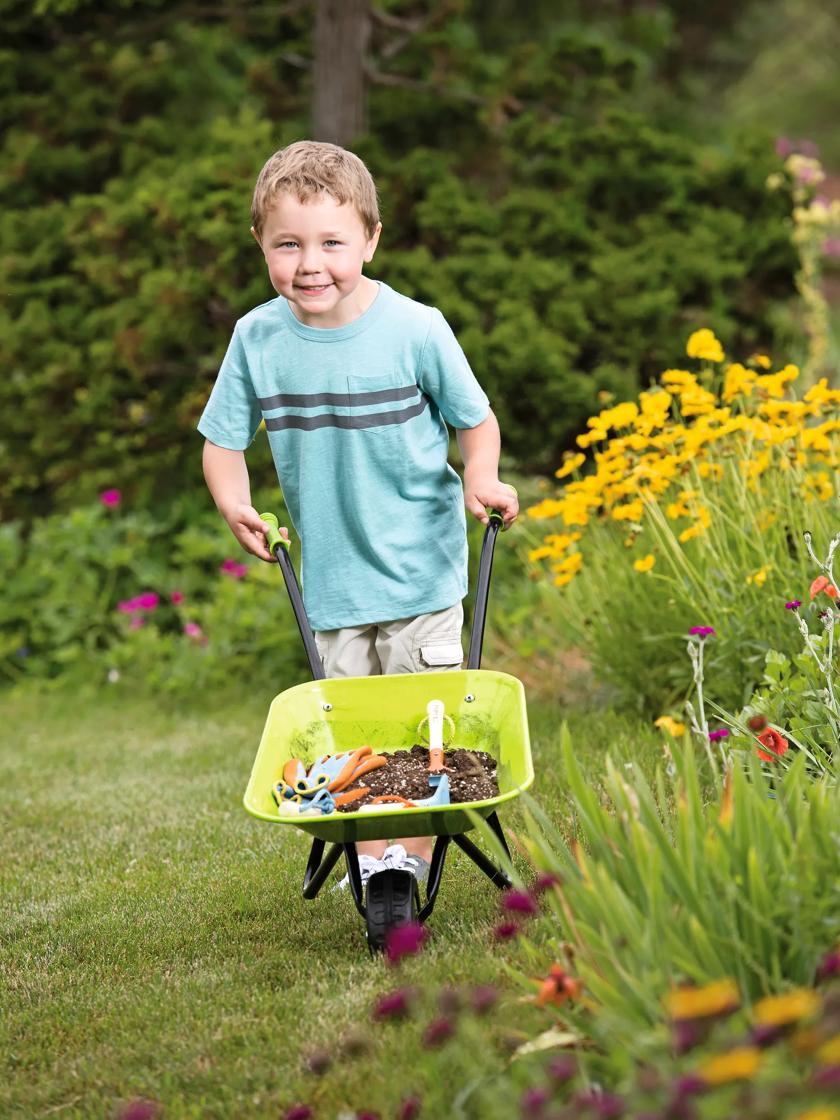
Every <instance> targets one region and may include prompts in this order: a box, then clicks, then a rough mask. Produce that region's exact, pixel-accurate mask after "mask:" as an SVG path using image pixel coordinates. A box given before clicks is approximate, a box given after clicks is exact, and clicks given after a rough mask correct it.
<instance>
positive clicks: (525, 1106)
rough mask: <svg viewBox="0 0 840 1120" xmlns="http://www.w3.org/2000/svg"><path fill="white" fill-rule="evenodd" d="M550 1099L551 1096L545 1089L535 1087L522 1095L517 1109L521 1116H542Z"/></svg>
mask: <svg viewBox="0 0 840 1120" xmlns="http://www.w3.org/2000/svg"><path fill="white" fill-rule="evenodd" d="M550 1099H551V1094H550V1093H549V1092H548V1090H547V1089H543V1088H542V1087H541V1086H537V1085H535V1086H533V1087H532V1088H530V1089H526V1090H525V1092H524V1093H523V1094H522V1100H521V1101H520V1102H519V1108H520V1110H521V1112H522V1115H523V1116H542V1114H543V1112H544V1110H545V1106H546V1105H547V1104H548V1102H549V1100H550Z"/></svg>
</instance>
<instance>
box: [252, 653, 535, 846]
mask: <svg viewBox="0 0 840 1120" xmlns="http://www.w3.org/2000/svg"><path fill="white" fill-rule="evenodd" d="M432 699H438V700H442V701H443V703H444V706H445V709H446V712H447V714H448V715H450V716H452V718H453V719H454V720H455V734H454V736H453V738H452V740H451V742H450V743H449V745H448V749H449V750H452V749H455V748H458V747H463V748H465V749H467V750H477V751H487V752H488V753H489V754H491V755H492V756H493V757H494V758H495V759H496V761H497V772H496V777H497V780H498V783H499V793H498V795H497V796H496V797H491V798H487V799H486V800H483V801H470V802H459V803H458V804H456V805H441V806H435V807H433V808H428V809H427V808H420V809H407V808H400V809H384V808H383V809H377V810H376V811H373V810H370V811H367V812H352V813H350V812H335V813H332V814H330V815H328V816H312V817H309V816H288V815H287V816H283V815H281V813H280V812H279V811H278V808H277V806H276V804H275V803H274V799H273V797H272V795H271V790H272V787H273V786H274V784H275V783H276V782H278V781H279V780H280V779H281V777H282V772H283V766H284V764H285V763H286V762H287V761H288V759H290V758H298V759H300V760H301V761H302V762H303V763H304V765H305V766H309V764H310V763H312V762H314V761H315V759H317V758H320V757H321V756H322V755H325V754H336V753H338V752H340V751H348V750H355V749H356V748H358V747H361V746H365V745H367V746H371V747H373V749H374V751H376V752H377V753H380V754H390V753H392V752H393V751H397V750H409V749H410V748H411V747H412V746H413V745H414V744H415V743H417V742H418V741H419V737H418V731H417V727H418V724H419V723H420V721H421V720H422V719H423V717H424V716H425V714H426V705H427V703H428V702H429V700H432ZM533 780H534V770H533V765H532V762H531V743H530V739H529V736H528V718H527V713H526V708H525V693H524V689H523V687H522V684H521V682H520V681H518V680H517V679H516V677H512V676H510V675H509V674H508V673H497V672H493V671H491V670H486V669H465V670H459V671H458V672H444V673H408V674H405V675H399V676H377V677H343V678H337V679H333V680H315V681H310V682H307V683H306V684H299V685H296V686H295V687H294V688H289V689H287V690H286V691H285V692H281V693H280V695H279V696H276V697H275V698H274V700H273V701H272V704H271V708H270V709H269V713H268V719H267V720H266V724H265V728H264V730H263V735H262V740H261V741H260V745H259V749H258V751H257V757H256V759H255V760H254V766H253V769H252V771H251V778H250V781H249V782H248V788H247V790H246V791H245V797H244V805H245V808H246V809H247V810H248V812H249V813H251V814H252V815H253V816H255V817H259V819H260V820H264V821H270V822H271V823H273V824H291V825H294V826H295V827H296V828H300V829H302V830H303V831H304V832H308V833H309V834H310V835H312V836H314V837H316V838H317V839H319V840H325V841H329V842H332V843H336V844H346V843H352V842H355V841H359V840H383V839H390V838H393V837H396V836H457V835H459V834H460V833H463V832H467V831H468V830H469V829H471V828H473V827H474V821H473V819H471V817H470V814H469V813H468V812H466V809H470V810H473V811H474V812H475V813H477V814H478V815H479V816H481V817H488V816H490V815H491V814H492V813H494V812H495V811H496V809H497V808H498V806H499V805H501V804H503V803H504V802H506V801H510V800H512V799H513V798H514V797H516V796H517V795H518V794H519V793H521V792H522V791H523V790H525V789H527V788H528V787H529V786H530V785H531V783H532V782H533ZM433 792H434V791H433V790H432V789H430V790H429V796H431V794H432V793H433Z"/></svg>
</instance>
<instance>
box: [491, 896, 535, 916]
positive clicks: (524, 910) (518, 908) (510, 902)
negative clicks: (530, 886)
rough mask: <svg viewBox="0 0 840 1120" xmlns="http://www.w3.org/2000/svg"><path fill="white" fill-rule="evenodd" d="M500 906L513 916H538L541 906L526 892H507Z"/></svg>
mask: <svg viewBox="0 0 840 1120" xmlns="http://www.w3.org/2000/svg"><path fill="white" fill-rule="evenodd" d="M500 906H501V907H502V909H503V910H507V911H508V913H511V914H536V913H537V912H538V911H539V906H538V905H537V903H536V902H535V900H534V899H533V898H532V897H531V896H530V895H529V894H526V893H525V891H505V892H504V894H503V895H502V898H501V902H500Z"/></svg>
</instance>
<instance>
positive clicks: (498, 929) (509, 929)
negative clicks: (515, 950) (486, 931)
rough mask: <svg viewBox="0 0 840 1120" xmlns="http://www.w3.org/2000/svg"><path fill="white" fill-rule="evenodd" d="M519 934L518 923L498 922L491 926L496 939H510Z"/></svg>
mask: <svg viewBox="0 0 840 1120" xmlns="http://www.w3.org/2000/svg"><path fill="white" fill-rule="evenodd" d="M518 936H519V925H518V924H517V923H516V922H499V924H498V925H496V926H494V927H493V937H494V939H495V940H496V941H512V940H513V938H514V937H518Z"/></svg>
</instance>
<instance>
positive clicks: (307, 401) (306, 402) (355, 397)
mask: <svg viewBox="0 0 840 1120" xmlns="http://www.w3.org/2000/svg"><path fill="white" fill-rule="evenodd" d="M419 391H420V390H419V388H418V386H417V385H415V384H411V385H400V386H394V388H393V389H373V390H368V391H367V392H366V393H275V395H274V396H273V397H260V398H259V401H260V408H261V409H262V410H263V412H267V411H269V410H270V409H272V408H315V407H316V405H319V404H338V405H347V406H352V405H360V404H381V403H382V402H383V401H404V400H406V398H408V397H413V396H416V395H417V393H418V392H419Z"/></svg>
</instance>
